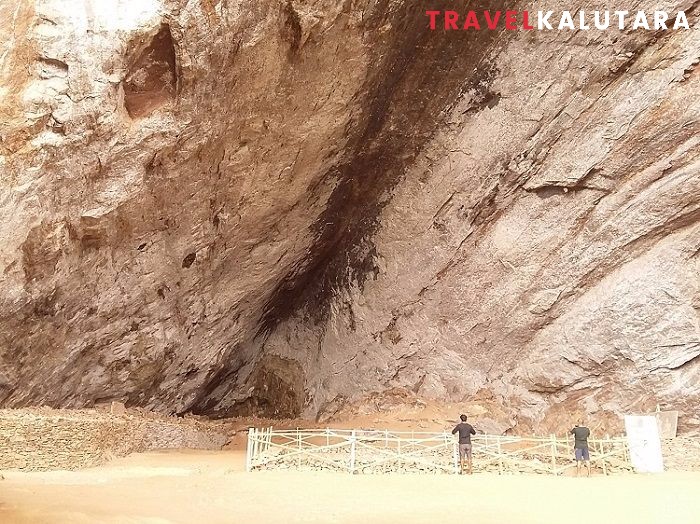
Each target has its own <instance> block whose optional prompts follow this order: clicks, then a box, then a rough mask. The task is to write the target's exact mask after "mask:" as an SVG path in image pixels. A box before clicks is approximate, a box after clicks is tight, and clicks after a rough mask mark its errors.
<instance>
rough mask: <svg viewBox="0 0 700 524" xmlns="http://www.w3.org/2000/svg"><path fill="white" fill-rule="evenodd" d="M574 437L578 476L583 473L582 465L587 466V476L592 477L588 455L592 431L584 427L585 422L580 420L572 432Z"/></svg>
mask: <svg viewBox="0 0 700 524" xmlns="http://www.w3.org/2000/svg"><path fill="white" fill-rule="evenodd" d="M571 434H572V435H573V436H574V455H575V456H576V476H577V477H578V476H579V475H580V473H581V465H582V464H585V465H586V476H588V477H590V476H591V457H590V455H589V453H588V437H590V436H591V430H590V429H588V428H587V427H586V426H584V425H583V420H579V421H578V424H576V425H575V426H574V429H572V430H571Z"/></svg>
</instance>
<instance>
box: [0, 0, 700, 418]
mask: <svg viewBox="0 0 700 524" xmlns="http://www.w3.org/2000/svg"><path fill="white" fill-rule="evenodd" d="M425 4H426V3H425V2H420V3H419V2H412V1H408V0H347V1H343V2H338V1H335V0H316V1H314V0H307V1H299V0H289V1H286V2H282V1H279V0H260V1H255V2H252V1H247V0H238V1H236V0H197V1H184V0H180V1H176V0H144V1H142V2H136V3H130V2H125V1H122V2H120V1H114V2H102V1H98V0H74V1H65V0H33V1H32V0H19V1H16V2H2V3H0V42H1V44H0V118H1V119H2V124H3V125H2V129H0V184H2V185H1V187H0V218H1V220H0V249H1V250H0V403H1V404H2V405H4V406H25V405H33V404H48V405H51V406H57V407H58V406H64V407H80V406H85V405H91V404H93V403H95V402H102V401H106V400H112V399H116V400H124V401H126V402H127V403H130V404H133V405H140V406H144V407H149V408H154V409H157V410H161V411H168V412H187V411H194V412H197V413H206V414H212V415H230V414H241V413H248V412H262V413H265V414H268V415H285V416H286V415H299V414H303V415H307V416H320V417H323V416H330V415H332V414H334V413H336V412H337V411H338V410H341V409H344V408H345V407H347V406H348V405H357V404H362V403H363V402H366V401H368V399H372V401H373V402H376V401H377V399H378V398H379V399H381V398H382V397H387V395H389V396H390V395H394V394H396V392H397V391H398V392H401V394H410V395H415V396H417V397H421V398H426V399H435V400H437V401H451V402H479V403H481V404H483V405H487V406H490V407H491V408H492V409H493V410H494V412H496V411H497V412H498V413H500V414H501V415H499V417H497V418H498V420H497V423H498V427H499V429H501V430H506V429H508V428H513V427H516V428H517V426H519V425H520V426H521V427H535V428H538V429H542V428H546V427H548V425H551V424H553V423H555V422H556V421H557V420H558V419H559V417H560V416H562V415H564V414H567V416H568V414H570V413H588V414H591V415H594V416H599V417H603V416H606V415H610V414H613V415H614V414H619V413H622V412H626V411H641V410H646V409H650V408H654V407H655V406H656V405H657V404H661V405H662V406H663V407H668V408H676V409H679V410H680V411H681V428H686V429H688V428H692V427H697V426H700V418H698V415H697V405H698V402H700V358H699V357H700V315H699V313H698V310H699V309H700V278H699V274H700V271H699V269H700V198H699V197H698V195H699V192H700V135H699V134H698V131H699V129H700V75H699V74H698V69H697V64H698V61H699V60H700V33H699V32H698V31H697V30H677V31H672V30H669V31H658V32H657V31H644V30H638V31H630V30H627V31H619V30H610V31H515V32H512V31H502V30H499V31H485V30H484V31H455V32H447V33H446V32H443V31H429V30H428V29H427V18H426V17H425V10H426V9H427V7H433V8H435V9H445V8H456V9H458V10H461V12H464V11H466V9H465V8H464V7H465V2H463V1H459V2H458V1H452V2H447V1H434V2H429V4H431V5H430V6H426V5H425ZM697 5H698V4H697V2H696V3H693V2H692V1H685V2H676V3H675V4H674V5H673V6H672V8H668V10H669V11H674V12H675V11H677V10H681V9H682V10H685V12H686V13H687V14H688V17H689V20H690V21H691V24H694V23H695V22H696V15H695V11H696V9H697ZM483 7H484V8H488V9H492V10H497V9H505V8H506V7H507V8H517V7H518V6H517V5H510V4H509V5H505V4H503V3H502V2H500V0H490V1H489V2H487V3H485V4H484V6H483ZM633 7H634V10H636V9H644V8H646V9H647V10H652V5H651V4H649V3H648V2H641V3H639V4H635V6H633ZM546 8H547V9H548V10H556V9H559V10H563V9H567V8H571V9H573V7H571V6H567V5H566V4H564V3H562V2H559V1H557V2H553V3H551V4H548V5H547V6H546ZM626 8H628V7H626ZM630 9H631V8H630Z"/></svg>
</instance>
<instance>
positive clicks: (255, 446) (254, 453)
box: [251, 428, 259, 458]
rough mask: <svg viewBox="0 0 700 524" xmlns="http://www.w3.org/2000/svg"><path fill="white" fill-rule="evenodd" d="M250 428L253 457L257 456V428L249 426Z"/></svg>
mask: <svg viewBox="0 0 700 524" xmlns="http://www.w3.org/2000/svg"><path fill="white" fill-rule="evenodd" d="M251 429H252V430H253V457H252V458H257V456H258V447H259V442H258V430H257V429H256V428H251Z"/></svg>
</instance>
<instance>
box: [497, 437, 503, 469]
mask: <svg viewBox="0 0 700 524" xmlns="http://www.w3.org/2000/svg"><path fill="white" fill-rule="evenodd" d="M497 443H498V474H499V475H503V452H502V451H501V436H500V435H499V436H498V440H497Z"/></svg>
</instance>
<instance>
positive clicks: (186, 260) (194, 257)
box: [182, 253, 197, 268]
mask: <svg viewBox="0 0 700 524" xmlns="http://www.w3.org/2000/svg"><path fill="white" fill-rule="evenodd" d="M195 260H197V254H196V253H190V254H189V255H187V256H186V257H185V258H183V259H182V267H184V268H188V267H190V266H191V265H192V264H194V261H195Z"/></svg>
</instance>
